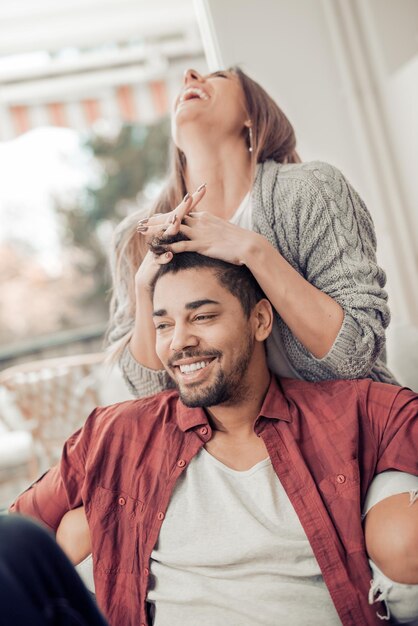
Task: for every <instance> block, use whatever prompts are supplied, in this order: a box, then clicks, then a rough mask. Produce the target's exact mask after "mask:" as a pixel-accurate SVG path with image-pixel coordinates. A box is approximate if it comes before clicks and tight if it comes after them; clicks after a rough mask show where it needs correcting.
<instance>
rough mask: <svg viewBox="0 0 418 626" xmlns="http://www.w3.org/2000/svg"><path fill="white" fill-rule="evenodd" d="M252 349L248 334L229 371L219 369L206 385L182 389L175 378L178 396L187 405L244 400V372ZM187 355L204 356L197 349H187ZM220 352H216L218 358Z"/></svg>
mask: <svg viewBox="0 0 418 626" xmlns="http://www.w3.org/2000/svg"><path fill="white" fill-rule="evenodd" d="M253 351H254V339H253V337H252V336H250V335H248V336H247V338H246V342H245V345H244V346H243V349H242V351H241V353H240V354H239V356H238V358H237V359H236V361H235V362H234V363H233V365H232V366H231V369H230V371H229V372H225V371H224V370H222V369H221V370H220V371H219V372H218V374H217V376H216V379H215V381H214V382H213V383H212V384H211V385H210V386H208V387H205V386H204V384H202V383H196V386H195V387H194V386H193V383H192V384H190V385H189V386H188V387H187V389H182V388H181V386H180V385H179V384H178V383H177V380H175V381H174V382H175V384H176V387H177V390H178V392H179V396H180V399H181V401H182V402H183V404H185V405H186V406H188V407H191V408H194V407H211V406H216V405H218V404H224V405H233V404H237V403H238V402H240V401H242V400H244V399H245V398H246V397H247V396H248V394H249V392H250V389H249V385H248V382H247V383H246V382H245V373H246V371H247V369H248V365H249V363H250V360H251V357H252V355H253ZM185 356H187V357H194V356H205V355H204V354H202V353H199V352H198V351H196V352H193V351H190V350H188V351H187V355H185ZM220 356H222V352H218V358H219V357H220Z"/></svg>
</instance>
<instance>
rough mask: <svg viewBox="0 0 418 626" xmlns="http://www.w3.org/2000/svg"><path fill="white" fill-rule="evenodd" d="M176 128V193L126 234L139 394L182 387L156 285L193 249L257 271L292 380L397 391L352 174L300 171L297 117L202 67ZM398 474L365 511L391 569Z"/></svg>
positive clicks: (127, 361) (128, 371)
mask: <svg viewBox="0 0 418 626" xmlns="http://www.w3.org/2000/svg"><path fill="white" fill-rule="evenodd" d="M172 129H173V138H174V144H175V145H174V147H173V166H172V170H171V174H170V177H169V179H168V182H167V184H166V186H165V187H164V189H163V191H162V193H161V195H160V197H159V198H158V200H157V202H156V203H155V206H154V207H153V210H152V212H151V214H149V215H144V214H136V215H132V216H129V217H128V218H127V219H126V220H125V221H124V222H123V223H122V224H121V225H120V227H119V228H118V229H117V232H116V236H115V255H114V263H113V279H114V296H113V301H112V308H111V320H110V327H109V335H108V337H109V342H110V344H111V349H112V350H113V354H114V356H115V357H117V358H118V359H119V362H120V366H121V369H122V372H123V375H124V377H125V379H126V381H127V383H128V386H129V388H130V390H131V391H132V393H134V394H135V395H137V396H145V395H149V394H152V393H156V392H158V391H161V390H162V389H164V388H166V387H168V386H170V380H169V378H168V376H167V374H166V372H165V371H164V370H163V369H162V366H161V363H160V362H159V359H158V357H157V355H156V353H155V348H154V343H155V342H154V337H155V334H154V333H155V331H154V326H153V323H152V318H151V311H152V304H151V299H150V294H149V290H148V285H149V283H150V281H151V279H152V277H153V275H154V273H155V272H156V269H157V268H158V265H159V264H160V263H167V262H170V259H171V258H172V255H173V254H175V253H177V252H179V251H182V250H184V249H188V250H195V251H198V252H200V253H202V254H207V255H209V256H213V257H217V258H222V259H224V260H225V261H230V262H233V263H245V264H246V265H247V266H248V267H249V268H250V270H251V271H252V273H253V274H254V276H255V277H256V279H257V280H258V282H259V284H260V286H261V287H262V289H263V290H264V292H265V294H266V295H267V297H268V298H269V299H270V301H271V303H272V304H273V306H274V308H275V310H276V313H277V315H276V321H275V328H274V331H273V334H272V337H271V338H270V339H269V341H268V344H267V349H268V356H269V364H270V368H271V369H272V371H274V372H275V373H276V374H278V375H279V376H290V377H296V378H303V379H307V380H311V381H316V380H323V379H330V378H356V377H365V376H371V377H372V378H374V379H375V380H381V381H384V382H392V383H394V382H395V380H394V378H393V376H392V375H391V373H390V372H389V371H388V369H387V368H386V365H385V363H384V343H385V329H386V327H387V325H388V323H389V310H388V306H387V296H386V293H385V292H384V290H383V287H384V283H385V275H384V272H383V271H382V270H381V269H380V268H379V267H378V265H377V263H376V257H375V246H376V241H375V234H374V229H373V224H372V220H371V218H370V215H369V213H368V211H367V209H366V207H365V206H364V204H363V202H362V200H361V199H360V198H359V196H358V195H357V194H356V192H355V191H354V190H353V188H352V187H351V186H350V185H349V184H348V183H347V181H346V180H345V179H344V177H343V176H342V174H341V173H340V172H339V171H338V170H336V169H335V168H333V167H332V166H330V165H327V164H324V163H319V162H314V163H306V164H302V163H301V162H300V159H299V157H298V155H297V152H296V150H295V144H296V140H295V136H294V132H293V129H292V127H291V125H290V123H289V121H288V120H287V118H286V117H285V115H284V114H283V112H282V111H281V110H280V109H279V108H278V107H277V105H276V104H275V103H274V101H273V100H272V99H271V98H270V97H269V96H268V95H267V94H266V92H265V91H264V90H263V89H262V88H261V87H260V86H259V85H257V83H255V82H254V81H252V80H251V79H250V78H249V77H248V76H246V75H245V74H244V73H243V72H242V71H241V70H239V69H232V70H229V71H227V72H215V73H212V74H209V75H207V76H201V75H200V74H199V73H198V72H196V71H194V70H188V71H187V72H186V74H185V78H184V85H183V88H182V90H181V92H180V94H179V96H178V98H177V100H176V102H175V105H174V112H173V127H172ZM195 189H196V191H195V192H194V193H193V194H191V193H190V192H192V191H193V190H195ZM182 198H183V200H182ZM173 207H175V208H173ZM139 218H142V219H140V221H139V222H138V219H139ZM183 221H184V224H183V225H182V222H183ZM180 226H181V230H183V231H184V232H185V233H186V234H187V235H188V237H189V239H190V241H188V242H178V243H176V244H173V245H171V246H170V249H168V250H164V251H163V253H162V254H161V255H160V256H158V257H156V256H154V255H152V254H151V252H149V251H147V238H150V237H153V236H154V235H157V234H160V233H161V231H162V230H163V231H165V232H166V233H167V234H174V233H175V232H177V231H178V230H179V229H180ZM137 231H138V232H137ZM138 233H139V234H138ZM391 474H395V476H392V477H391V484H390V486H389V487H388V486H387V484H386V485H384V487H383V489H384V490H383V491H380V490H379V494H383V495H379V494H378V495H377V496H376V494H374V493H373V487H372V488H371V489H370V490H369V494H368V501H367V503H366V506H367V509H365V510H367V511H368V510H369V509H370V508H371V507H373V508H374V512H376V511H377V515H375V514H374V513H373V512H371V513H368V515H367V526H368V527H369V528H372V532H369V533H367V526H366V539H367V545H368V549H369V554H371V555H372V556H373V558H374V560H375V561H376V562H377V563H378V564H380V565H386V563H384V558H382V555H381V554H379V553H376V551H375V550H374V545H373V537H374V536H375V529H376V528H379V527H381V520H382V518H383V519H384V517H385V514H386V509H385V504H384V503H382V502H379V500H382V498H386V501H385V502H386V503H387V502H389V503H392V504H393V503H394V500H393V498H400V497H402V496H400V495H398V496H394V495H393V494H396V493H397V494H399V493H400V492H404V491H407V490H408V489H413V487H411V484H412V485H415V483H414V482H413V483H403V482H402V476H403V475H402V474H400V473H391ZM398 474H399V476H400V478H401V481H400V482H399V481H398V476H397V475H398ZM415 486H416V485H415ZM388 496H393V497H392V498H388ZM376 503H377V507H380V508H377V507H376ZM382 507H383V509H382ZM75 515H78V518H75V517H74V516H75ZM393 515H394V513H393V511H391V512H390V516H391V519H393ZM398 524H400V525H402V520H398ZM75 528H79V529H81V530H80V532H81V535H82V536H88V535H87V533H88V530H87V527H86V523H85V518H84V516H83V514H82V512H81V511H79V512H78V513H75V512H71V513H70V514H67V516H66V517H65V518H64V520H63V526H62V529H61V533H60V535H61V537H65V540H63V541H62V545H63V547H64V548H65V547H66V546H69V545H71V537H74V535H73V533H74V529H75ZM398 528H399V526H398ZM381 543H382V542H380V545H381ZM76 544H77V542H76ZM378 544H379V542H378ZM67 549H68V548H67ZM88 551H89V550H88V548H87V549H85V550H83V551H82V552H81V553H80V554H79V555H78V556H77V558H74V560H75V561H76V562H77V561H80V560H81V558H82V557H84V556H85V555H86V554H87V553H88ZM384 569H385V571H390V568H389V570H387V568H386V567H384ZM376 571H377V570H376V569H374V573H375V574H376ZM395 574H396V573H395ZM379 576H380V578H378V581H376V580H375V586H374V589H375V590H376V589H377V586H378V584H379V582H380V592H382V591H384V589H383V587H384V585H386V587H384V588H387V587H388V585H389V586H390V585H391V583H390V582H389V583H388V582H387V580H384V579H383V578H382V576H381V575H380V574H379ZM397 578H398V580H399V576H398V577H397ZM401 581H402V578H401ZM404 582H405V583H406V582H409V581H406V580H405V581H404ZM372 599H373V598H372ZM388 600H389V601H390V597H388Z"/></svg>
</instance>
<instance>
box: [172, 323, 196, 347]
mask: <svg viewBox="0 0 418 626" xmlns="http://www.w3.org/2000/svg"><path fill="white" fill-rule="evenodd" d="M198 344H199V339H198V338H197V337H196V335H194V334H193V333H192V332H190V329H189V328H188V327H187V326H186V325H183V324H177V325H176V327H175V329H174V333H173V336H172V338H171V346H170V347H171V350H172V351H173V352H182V351H183V350H187V348H195V347H196V346H197V345H198Z"/></svg>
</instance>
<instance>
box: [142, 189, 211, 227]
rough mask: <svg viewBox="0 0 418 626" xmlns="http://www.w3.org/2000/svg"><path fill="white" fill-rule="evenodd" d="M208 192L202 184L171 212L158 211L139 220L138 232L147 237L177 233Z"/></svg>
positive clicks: (187, 194)
mask: <svg viewBox="0 0 418 626" xmlns="http://www.w3.org/2000/svg"><path fill="white" fill-rule="evenodd" d="M205 192H206V184H205V183H203V185H200V187H198V188H197V189H196V191H195V192H194V193H193V194H189V193H186V195H185V196H184V198H183V200H182V201H181V202H180V204H179V205H178V206H177V207H176V208H175V209H173V210H172V211H170V212H169V213H156V214H155V215H151V216H150V217H147V218H145V219H143V220H140V221H139V222H138V226H137V229H136V230H137V232H138V233H140V234H141V235H144V236H145V237H147V238H152V237H154V236H155V235H161V234H162V233H164V234H167V235H176V234H177V233H178V231H179V230H180V225H181V222H182V221H183V219H184V218H185V216H186V215H188V214H189V213H190V211H192V210H193V209H194V208H195V207H196V205H197V204H198V203H199V202H200V200H201V199H202V198H203V196H204V195H205Z"/></svg>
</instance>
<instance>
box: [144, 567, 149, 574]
mask: <svg viewBox="0 0 418 626" xmlns="http://www.w3.org/2000/svg"><path fill="white" fill-rule="evenodd" d="M148 574H149V569H148V567H146V568H145V569H144V576H148Z"/></svg>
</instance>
